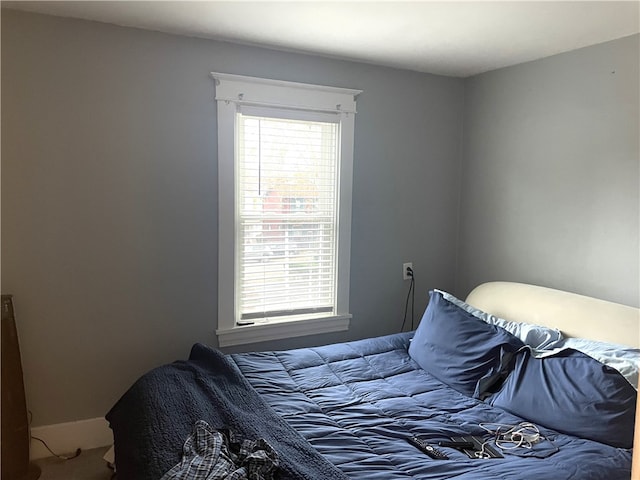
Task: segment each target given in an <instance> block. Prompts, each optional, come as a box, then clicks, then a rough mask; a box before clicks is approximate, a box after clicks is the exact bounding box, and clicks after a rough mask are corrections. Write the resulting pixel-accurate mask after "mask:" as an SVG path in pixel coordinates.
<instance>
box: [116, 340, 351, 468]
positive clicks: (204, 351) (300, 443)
mask: <svg viewBox="0 0 640 480" xmlns="http://www.w3.org/2000/svg"><path fill="white" fill-rule="evenodd" d="M106 418H107V420H108V421H109V422H110V424H111V428H112V429H113V432H114V439H115V455H116V457H115V459H116V460H115V463H116V468H117V471H118V480H158V479H159V478H161V477H162V476H163V475H164V474H165V473H167V472H168V471H169V470H170V469H171V468H173V467H174V466H175V465H177V464H178V463H179V462H180V461H181V458H182V448H183V444H184V441H185V439H186V438H187V437H188V436H189V435H190V434H191V433H192V429H193V426H194V425H195V423H196V422H197V421H198V420H204V421H206V422H207V423H208V424H209V425H211V427H213V428H214V429H217V430H225V429H229V430H232V431H234V432H236V433H237V434H238V435H240V436H242V437H243V438H248V439H254V440H255V439H259V438H262V439H264V440H265V441H266V442H268V443H269V445H271V446H272V447H273V449H274V450H275V452H276V453H277V455H278V458H279V460H280V472H279V475H280V476H279V478H280V479H281V480H285V479H292V480H293V479H295V480H348V477H347V476H346V475H345V474H344V473H342V472H341V471H340V470H339V469H338V468H337V467H336V466H334V465H333V464H332V463H330V462H328V461H327V460H326V459H325V458H324V457H323V456H322V455H320V454H319V453H318V451H317V450H316V449H315V448H313V446H311V444H310V443H309V442H308V441H307V440H306V439H305V438H304V437H302V435H300V434H299V433H298V432H297V431H296V430H294V429H293V428H292V427H291V426H290V425H289V424H288V423H287V422H286V420H284V419H283V418H282V417H280V416H279V415H278V414H277V413H276V412H275V411H274V410H273V409H272V408H271V407H270V406H269V405H268V404H267V403H266V402H265V401H264V400H263V399H262V398H261V397H260V395H259V394H258V393H257V392H256V391H255V390H254V389H253V387H252V386H251V385H250V384H249V382H248V381H247V380H246V379H245V378H244V376H243V375H242V373H241V372H240V370H239V369H238V367H237V366H236V365H235V364H234V363H233V362H232V361H230V360H229V359H228V358H227V357H226V356H225V355H224V354H222V353H221V352H219V351H218V350H215V349H213V348H209V347H207V346H204V345H201V344H196V345H194V346H193V348H192V350H191V355H190V356H189V360H187V361H178V362H174V363H172V364H170V365H165V366H163V367H159V368H157V369H155V370H152V371H151V372H149V373H147V374H145V375H144V376H143V377H141V378H140V379H139V380H138V381H137V382H136V383H135V384H134V385H133V386H132V387H131V388H130V389H129V391H127V393H125V394H124V395H123V397H122V398H121V399H120V400H119V401H118V402H117V403H116V405H115V406H114V407H113V408H112V409H111V411H110V412H109V413H108V414H107V415H106Z"/></svg>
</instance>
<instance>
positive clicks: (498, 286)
mask: <svg viewBox="0 0 640 480" xmlns="http://www.w3.org/2000/svg"><path fill="white" fill-rule="evenodd" d="M466 302H467V303H468V304H470V305H473V306H474V307H476V308H479V309H480V310H483V311H485V312H488V313H492V314H493V315H496V316H498V317H501V318H504V319H505V320H512V321H518V322H527V323H535V324H537V325H544V326H547V327H555V328H557V329H559V330H560V331H561V332H562V333H563V334H564V336H565V337H582V338H590V339H592V340H600V341H605V342H612V343H619V344H622V345H628V346H631V347H636V348H638V347H640V309H637V308H634V307H629V306H627V305H621V304H619V303H612V302H607V301H605V300H599V299H597V298H591V297H585V296H583V295H578V294H575V293H569V292H563V291H561V290H554V289H551V288H546V287H538V286H535V285H526V284H524V283H512V282H489V283H483V284H482V285H479V286H477V287H476V288H475V289H474V290H473V291H472V292H471V293H470V294H469V296H468V297H467V299H466Z"/></svg>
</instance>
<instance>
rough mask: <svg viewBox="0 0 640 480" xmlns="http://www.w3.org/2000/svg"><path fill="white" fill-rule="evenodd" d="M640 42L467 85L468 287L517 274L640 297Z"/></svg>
mask: <svg viewBox="0 0 640 480" xmlns="http://www.w3.org/2000/svg"><path fill="white" fill-rule="evenodd" d="M639 38H640V36H638V35H635V36H632V37H627V38H623V39H620V40H616V41H613V42H608V43H604V44H600V45H596V46H593V47H589V48H584V49H580V50H576V51H573V52H569V53H565V54H561V55H557V56H554V57H549V58H546V59H543V60H538V61H535V62H531V63H526V64H522V65H518V66H514V67H510V68H505V69H501V70H497V71H494V72H490V73H486V74H483V75H479V76H476V77H474V78H471V79H468V80H467V82H466V84H465V120H464V142H463V163H462V171H463V175H462V188H461V192H462V197H461V205H462V207H461V211H460V219H461V224H460V237H459V259H458V262H459V263H458V265H459V267H458V276H457V278H458V281H457V284H458V292H459V293H461V294H463V295H464V294H466V293H467V292H468V291H469V290H470V289H471V288H472V287H473V286H475V285H477V284H478V283H481V282H484V281H488V280H511V281H520V282H527V283H535V284H539V285H545V286H549V287H554V288H560V289H563V290H569V291H573V292H577V293H581V294H584V295H589V296H595V297H599V298H604V299H607V300H611V301H615V302H621V303H626V304H629V305H634V306H638V305H639V304H640V299H639V295H640V285H639V265H640V243H639V221H640V211H639V196H638V191H639V181H640V177H639V174H640V172H639V165H640V160H639V158H640V154H639V147H638V132H639V125H638V119H639V118H640V112H639V110H638V90H639V81H638V59H639V58H640V49H639V46H638V43H639Z"/></svg>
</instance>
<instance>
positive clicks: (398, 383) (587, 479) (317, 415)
mask: <svg viewBox="0 0 640 480" xmlns="http://www.w3.org/2000/svg"><path fill="white" fill-rule="evenodd" d="M411 336H412V333H402V334H395V335H390V336H384V337H378V338H374V339H367V340H361V341H355V342H348V343H341V344H335V345H328V346H322V347H315V348H304V349H298V350H289V351H278V352H256V353H243V354H232V355H228V356H225V357H224V361H225V362H226V363H228V367H227V366H222V363H216V365H215V366H213V365H209V366H207V362H208V361H209V360H207V358H208V357H207V356H206V355H204V356H202V355H201V356H196V357H197V358H195V357H194V354H193V352H192V357H191V359H190V360H189V361H185V362H177V363H175V364H171V365H168V366H164V367H160V368H159V369H156V370H154V371H152V372H150V373H149V374H147V375H145V376H144V377H143V378H141V379H140V380H139V381H138V382H136V384H135V385H134V386H133V387H132V388H131V389H130V391H129V392H127V393H126V394H125V395H124V396H123V397H122V399H121V400H120V401H119V402H118V403H117V404H116V405H115V406H114V408H113V409H112V411H111V412H109V414H108V415H107V419H108V420H109V422H110V424H111V427H112V428H113V430H114V438H115V446H116V467H117V469H118V478H119V480H128V479H136V480H141V479H147V478H149V479H152V478H156V479H158V478H160V477H161V476H162V473H164V472H165V471H167V470H168V469H169V468H171V467H172V466H173V465H175V464H176V463H177V462H178V461H179V459H180V453H181V447H182V443H183V442H184V439H185V438H186V436H187V435H188V433H189V431H190V429H191V427H192V426H193V423H194V421H196V420H198V419H204V420H207V421H209V422H211V424H212V425H213V426H214V427H223V426H229V425H222V424H224V423H229V422H231V423H232V425H231V426H232V427H238V426H239V425H240V421H239V420H237V419H233V420H231V419H230V418H231V417H225V416H224V415H222V414H221V412H220V409H221V408H222V407H220V406H219V404H218V398H219V397H221V396H224V395H226V394H225V393H224V391H222V390H225V389H227V387H226V386H225V387H224V388H222V390H221V391H220V392H218V393H215V391H214V390H211V389H212V388H213V389H215V388H216V387H215V385H213V384H219V383H220V382H221V380H220V379H221V378H222V375H223V374H222V373H221V371H222V370H224V369H227V368H228V369H229V370H233V372H232V373H234V372H235V374H237V375H238V377H239V378H238V379H236V380H235V381H234V382H235V384H238V385H241V387H242V388H247V389H248V391H249V390H250V391H251V394H250V397H251V396H252V395H254V394H256V393H257V395H256V402H264V405H262V403H261V404H260V405H261V406H260V407H259V408H258V407H255V408H254V407H247V408H249V409H251V410H254V411H253V412H248V414H249V417H247V419H246V420H245V421H246V422H247V423H254V424H255V423H257V422H258V421H257V420H256V418H257V417H260V418H265V419H267V420H265V423H266V424H265V425H264V426H262V427H261V426H254V427H251V429H249V430H247V431H246V432H244V433H247V434H263V433H264V434H265V435H270V434H271V432H272V431H278V432H281V433H278V435H280V437H286V438H289V439H293V440H295V442H296V444H295V445H294V446H292V445H290V444H286V445H283V446H282V447H279V446H278V445H277V444H276V445H274V448H275V449H276V451H278V450H279V448H281V450H282V451H283V453H284V455H283V456H284V457H285V458H284V459H283V460H284V461H288V462H293V463H296V461H298V462H299V459H300V458H307V457H305V456H304V455H307V456H308V458H309V459H310V460H308V461H309V462H313V461H315V457H314V454H315V453H316V452H317V453H319V454H320V456H321V457H322V458H323V459H324V460H326V461H327V462H328V465H330V466H331V467H332V468H336V467H337V468H336V469H335V470H333V471H334V472H335V473H333V474H332V473H331V472H332V470H331V468H329V467H327V468H326V469H325V471H326V472H328V473H326V474H323V478H327V479H331V478H345V477H346V478H349V479H352V480H359V479H361V480H364V479H366V480H396V479H404V480H407V479H431V480H439V479H449V478H455V479H458V480H478V479H505V480H513V479H520V480H527V479H531V480H545V479H549V480H561V479H579V480H617V479H620V480H622V479H625V480H627V479H628V478H629V477H630V468H631V467H630V466H631V450H629V449H622V448H614V447H611V446H608V445H605V444H602V443H598V442H594V441H590V440H585V439H581V438H577V437H572V436H569V435H565V434H561V433H558V432H555V431H552V430H548V429H544V428H541V432H542V433H543V434H544V436H545V437H546V438H547V439H548V440H545V441H543V442H540V443H539V444H537V445H536V446H535V448H534V449H532V450H526V449H525V450H526V451H521V452H518V455H515V454H507V453H505V454H504V458H502V459H486V460H479V459H470V458H468V457H467V456H466V455H465V454H463V453H461V452H458V451H457V450H454V449H450V448H443V449H442V450H443V451H445V452H446V453H447V454H448V455H449V457H450V459H449V460H443V461H437V460H432V459H430V458H429V457H427V456H426V455H424V454H422V453H421V452H420V451H419V450H417V449H416V448H415V447H413V446H412V445H410V444H409V443H407V442H406V437H408V436H410V435H417V436H420V437H422V438H424V439H426V440H428V441H430V442H433V443H437V442H438V441H442V440H448V439H449V438H450V437H456V436H461V435H477V436H484V437H485V438H487V439H489V438H490V436H489V435H488V434H487V432H486V431H485V430H483V428H482V427H481V426H480V424H481V423H487V422H490V423H500V424H517V423H519V422H522V421H523V420H526V419H522V418H519V417H516V416H514V415H512V414H510V413H507V412H506V411H504V410H502V409H500V408H498V407H492V406H491V405H490V404H489V402H487V401H481V400H478V399H475V398H472V397H470V396H467V395H464V394H462V393H459V392H457V391H456V390H453V389H452V388H450V387H448V386H447V385H445V384H444V383H442V382H440V381H439V380H437V379H436V378H435V377H433V376H432V375H430V374H429V373H427V372H426V371H425V370H423V369H421V368H420V367H419V366H418V365H417V364H416V363H415V362H414V361H413V360H412V359H411V357H410V356H409V354H408V346H409V341H410V338H411ZM225 362H223V363H225ZM226 363H225V364H226ZM207 377H216V378H213V379H212V378H207ZM218 377H219V378H218ZM245 382H246V385H245ZM223 383H225V385H227V383H229V382H227V380H223ZM212 385H213V386H212ZM249 385H250V386H249ZM230 388H236V387H234V386H232V387H230ZM212 392H213V393H212ZM199 397H201V398H199ZM247 398H249V397H247ZM251 398H253V397H251ZM234 401H235V402H236V403H237V400H234V399H233V398H230V400H229V402H230V403H233V402H234ZM212 402H213V403H214V405H213V406H211V405H212ZM194 405H197V407H194ZM237 409H239V408H237ZM256 409H257V410H256ZM258 410H259V411H260V413H259V414H256V411H258ZM271 414H273V415H274V417H273V418H271V417H270V415H271ZM251 415H254V417H253V419H252V418H251V417H250V416H251ZM269 418H271V420H268V419H269ZM274 419H276V420H277V419H283V420H284V422H283V423H282V424H280V421H279V420H277V421H275V420H274ZM270 425H271V426H273V425H275V426H273V427H271V426H270ZM238 428H242V427H238ZM288 428H290V429H291V430H290V431H289V433H287V429H288ZM265 432H266V433H265ZM298 437H300V438H299V439H298ZM300 442H302V443H300ZM307 442H308V443H307ZM303 443H304V445H303ZM307 447H309V448H310V450H309V451H307V450H306V448H307ZM292 449H293V450H292ZM295 449H299V450H295ZM294 450H295V451H302V452H303V453H302V454H300V455H298V454H296V453H293V454H291V455H289V458H287V455H288V453H287V452H289V451H292V452H293V451H294ZM556 450H557V451H556ZM550 453H552V454H550ZM549 454H550V455H549ZM522 455H528V456H522ZM545 455H548V456H547V457H546V458H538V456H545ZM296 458H298V460H296ZM305 461H306V460H305ZM321 468H324V467H321ZM296 472H298V470H296V469H288V470H287V474H286V475H283V478H311V479H313V477H314V474H313V473H308V472H301V473H296ZM343 474H344V475H343ZM313 480H317V479H313Z"/></svg>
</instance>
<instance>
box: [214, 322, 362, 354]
mask: <svg viewBox="0 0 640 480" xmlns="http://www.w3.org/2000/svg"><path fill="white" fill-rule="evenodd" d="M350 319H351V314H343V315H335V316H330V317H327V316H321V317H318V316H314V317H312V318H303V319H300V320H289V321H280V322H270V323H256V324H254V325H244V326H237V327H233V328H226V329H218V330H216V335H217V336H218V345H219V346H220V347H230V346H232V345H242V344H245V343H257V342H265V341H267V340H280V339H283V338H293V337H302V336H305V335H316V334H319V333H329V332H340V331H344V330H348V329H349V321H350Z"/></svg>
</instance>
